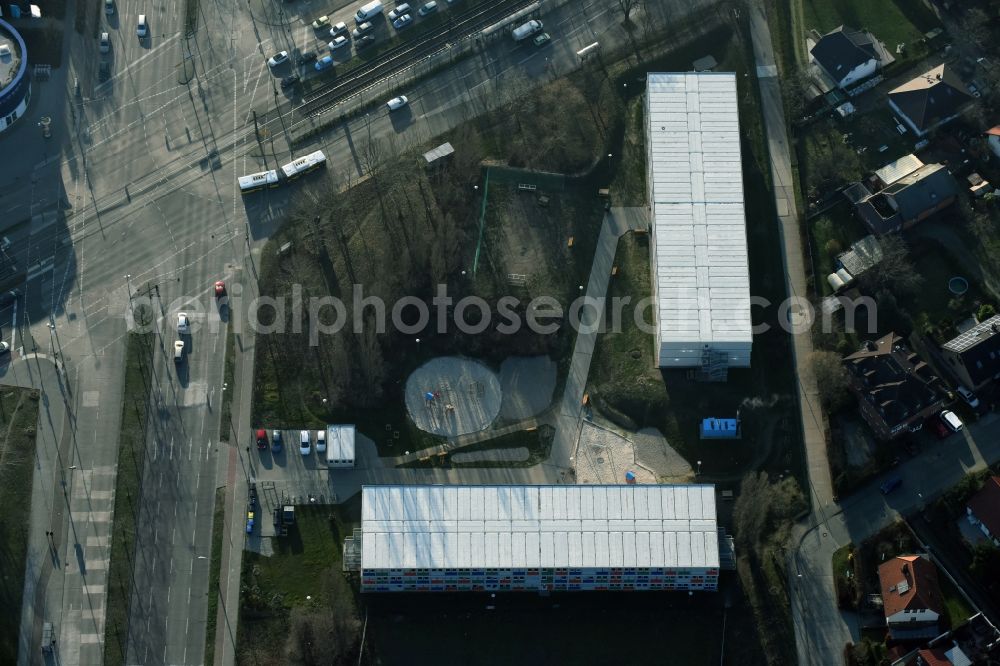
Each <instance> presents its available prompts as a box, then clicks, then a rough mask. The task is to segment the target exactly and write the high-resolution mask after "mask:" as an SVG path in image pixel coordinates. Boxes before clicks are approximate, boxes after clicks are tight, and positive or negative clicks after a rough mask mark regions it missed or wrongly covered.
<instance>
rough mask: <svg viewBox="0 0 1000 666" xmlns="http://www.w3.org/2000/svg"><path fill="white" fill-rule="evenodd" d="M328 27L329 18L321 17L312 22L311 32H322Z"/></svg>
mask: <svg viewBox="0 0 1000 666" xmlns="http://www.w3.org/2000/svg"><path fill="white" fill-rule="evenodd" d="M328 25H330V17H329V16H326V15H323V16H320V17H319V18H318V19H316V20H315V21H313V22H312V27H313V30H322V29H323V28H325V27H326V26H328Z"/></svg>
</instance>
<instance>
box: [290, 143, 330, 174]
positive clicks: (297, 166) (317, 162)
mask: <svg viewBox="0 0 1000 666" xmlns="http://www.w3.org/2000/svg"><path fill="white" fill-rule="evenodd" d="M325 164H326V155H324V154H323V151H322V150H317V151H316V152H315V153H309V154H308V155H306V156H304V157H300V158H299V159H297V160H294V161H292V162H289V163H288V164H286V165H284V166H283V167H281V175H282V176H283V177H285V178H286V179H288V180H295V179H296V178H298V177H299V176H301V175H302V174H304V173H309V172H310V171H312V170H313V169H318V168H320V167H321V166H323V165H325Z"/></svg>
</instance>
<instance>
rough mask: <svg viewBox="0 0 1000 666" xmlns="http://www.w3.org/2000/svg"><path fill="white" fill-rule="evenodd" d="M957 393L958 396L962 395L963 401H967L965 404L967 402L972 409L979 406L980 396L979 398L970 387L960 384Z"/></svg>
mask: <svg viewBox="0 0 1000 666" xmlns="http://www.w3.org/2000/svg"><path fill="white" fill-rule="evenodd" d="M955 393H957V394H958V397H960V398H961V399H962V400H963V401H965V404H967V405H968V406H969V407H971V408H972V409H978V408H979V398H977V397H976V394H975V393H973V392H972V391H970V390H969V389H967V388H965V387H964V386H959V387H958V388H957V389H955Z"/></svg>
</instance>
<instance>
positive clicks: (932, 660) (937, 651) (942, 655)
mask: <svg viewBox="0 0 1000 666" xmlns="http://www.w3.org/2000/svg"><path fill="white" fill-rule="evenodd" d="M971 664H972V661H971V660H970V659H969V658H968V657H967V656H965V653H964V652H962V648H960V647H958V646H957V645H955V644H954V643H953V644H951V645H950V646H949V647H936V648H933V649H928V650H917V663H916V666H971Z"/></svg>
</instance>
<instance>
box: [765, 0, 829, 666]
mask: <svg viewBox="0 0 1000 666" xmlns="http://www.w3.org/2000/svg"><path fill="white" fill-rule="evenodd" d="M749 11H750V30H751V34H752V38H753V51H754V60H755V62H756V65H757V78H758V86H759V87H760V97H761V112H762V113H763V116H764V128H765V132H766V134H767V147H768V153H769V156H770V161H771V180H772V181H773V187H774V198H775V205H776V208H777V213H778V219H779V221H780V222H781V226H780V232H781V238H782V259H783V261H784V263H785V280H786V285H787V289H788V294H789V296H790V297H798V298H801V299H803V300H802V302H803V303H806V302H807V301H806V300H805V299H806V298H807V297H808V291H807V288H806V277H805V267H804V264H803V256H802V247H803V239H802V235H801V233H800V231H799V229H800V227H799V216H798V210H797V209H796V203H795V180H794V178H793V176H792V169H791V156H790V152H789V146H788V137H787V131H786V128H787V125H786V124H785V116H784V107H783V106H782V99H781V85H780V82H779V81H778V69H777V66H776V65H775V60H774V52H773V49H772V43H771V31H770V29H769V28H768V25H767V18H766V16H765V15H764V13H763V9H762V8H761V7H760V6H759V5H756V4H754V5H751V6H750V7H749ZM791 317H792V323H793V325H796V324H800V323H801V324H802V325H803V328H808V327H807V326H805V324H806V323H807V322H805V321H804V320H803V319H802V314H801V313H796V312H795V311H794V309H793V312H792V314H791ZM812 351H813V348H812V339H811V337H810V335H809V333H808V331H805V332H803V333H801V334H793V335H792V357H793V360H794V362H795V369H796V377H797V378H798V398H799V408H800V410H801V418H802V429H803V439H804V442H805V448H806V464H807V467H808V473H809V495H810V499H811V500H812V507H813V513H812V515H811V516H810V522H811V523H812V524H814V525H820V526H821V527H820V528H819V529H813V530H812V531H810V532H808V533H805V531H804V529H803V528H802V526H797V532H796V533H795V536H796V537H799V536H801V535H803V534H804V533H805V535H806V536H809V539H808V543H807V542H806V541H805V540H804V541H802V542H801V546H802V551H801V552H798V553H797V557H796V558H795V559H796V562H795V565H796V566H795V567H794V568H793V567H791V566H790V567H789V577H790V578H791V581H792V585H794V588H795V590H796V592H797V593H796V595H795V597H794V599H793V603H792V617H793V622H794V625H795V636H796V647H797V650H798V658H799V664H801V665H805V664H831V665H832V664H838V665H839V664H840V662H841V660H842V649H843V646H844V642H846V641H845V640H843V639H844V633H843V632H842V631H840V629H841V628H842V627H843V622H842V621H841V619H840V614H839V611H838V610H837V607H836V596H835V592H834V589H833V579H832V576H831V572H830V557H829V556H828V555H826V551H825V550H822V551H819V550H814V549H813V545H814V540H815V539H816V538H817V536H816V535H817V534H819V535H822V534H827V532H826V530H827V529H828V527H826V526H825V525H826V523H827V520H828V516H829V515H830V514H831V513H833V512H835V511H837V510H838V508H837V506H836V505H835V504H834V503H833V483H832V480H831V478H830V466H829V462H828V460H827V456H826V441H825V439H824V437H823V421H824V419H823V413H822V409H821V408H820V404H819V395H818V393H819V392H818V389H817V385H816V377H815V376H814V374H813V372H812V368H811V367H810V364H809V356H810V354H811V353H812ZM810 535H811V536H810ZM802 538H803V539H805V536H802ZM818 538H819V539H820V542H821V543H826V541H823V538H822V536H820V537H818ZM827 541H828V540H827ZM832 552H833V551H832V550H831V551H830V553H831V554H832ZM824 559H825V562H824ZM799 572H803V573H802V574H801V577H799V576H800V574H799ZM804 609H808V613H806V612H805V610H804ZM817 636H820V637H822V638H823V639H824V645H823V647H822V648H821V649H816V648H817V646H816V644H815V639H816V638H817ZM838 644H839V645H838ZM834 646H836V647H834Z"/></svg>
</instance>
